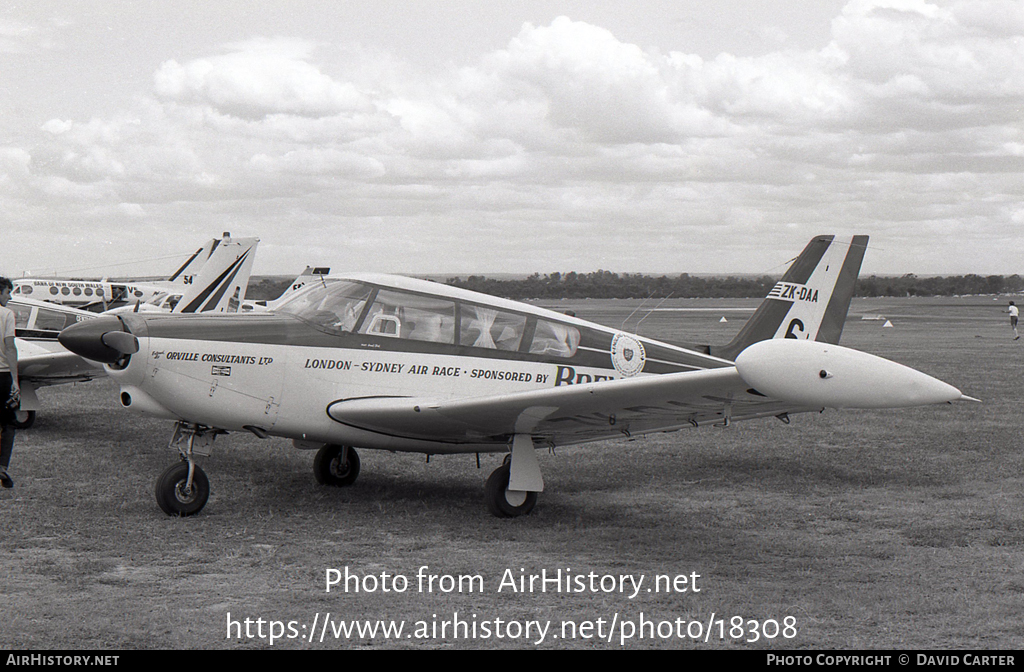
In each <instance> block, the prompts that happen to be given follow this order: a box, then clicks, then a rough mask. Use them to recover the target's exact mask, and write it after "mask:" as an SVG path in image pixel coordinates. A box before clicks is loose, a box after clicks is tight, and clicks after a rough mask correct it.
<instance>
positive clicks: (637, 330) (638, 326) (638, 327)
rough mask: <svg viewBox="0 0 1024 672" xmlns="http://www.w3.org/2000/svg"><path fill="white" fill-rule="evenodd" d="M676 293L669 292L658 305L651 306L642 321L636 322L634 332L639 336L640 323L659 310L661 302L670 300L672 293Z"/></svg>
mask: <svg viewBox="0 0 1024 672" xmlns="http://www.w3.org/2000/svg"><path fill="white" fill-rule="evenodd" d="M674 293H675V292H669V293H668V296H666V297H665V298H664V299H662V300H661V301H659V302H658V305H656V306H655V307H654V308H651V309H650V310H648V311H647V314H646V315H644V316H643V317H641V318H640V322H637V323H636V328H635V329H633V334H634V335H636V336H639V335H640V324H641V323H642V322H643V321H644V320H646V319H647V318H648V317H650V315H651V313H653V312H654V311H656V310H657V309H658V308H661V304H663V303H665V302H666V301H668V300H669V299H670V298H672V295H673V294H674ZM651 296H654V295H653V294H652V295H651Z"/></svg>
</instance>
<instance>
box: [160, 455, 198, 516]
mask: <svg viewBox="0 0 1024 672" xmlns="http://www.w3.org/2000/svg"><path fill="white" fill-rule="evenodd" d="M187 484H188V462H180V463H178V464H175V465H172V466H170V467H168V469H167V470H166V471H164V473H162V474H160V478H158V479H156V503H157V504H159V505H160V508H161V509H163V511H164V513H166V514H167V515H168V516H182V517H184V516H192V515H195V514H197V513H199V512H200V511H202V509H203V507H204V506H206V500H207V499H209V498H210V481H209V479H207V478H206V474H205V473H203V470H202V469H200V468H199V466H198V465H196V466H194V467H193V471H192V487H191V488H188V487H186V485H187Z"/></svg>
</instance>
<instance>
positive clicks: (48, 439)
mask: <svg viewBox="0 0 1024 672" xmlns="http://www.w3.org/2000/svg"><path fill="white" fill-rule="evenodd" d="M637 303H638V302H635V301H585V302H555V303H550V304H546V305H550V306H553V307H555V308H557V309H570V308H571V309H573V310H574V311H575V312H576V313H577V315H579V316H580V317H584V318H590V319H595V320H596V321H600V322H604V323H606V324H611V325H613V326H616V327H617V326H619V325H621V324H622V323H623V321H624V320H626V318H627V317H628V316H629V314H630V313H631V311H633V309H634V308H635V307H636V306H637ZM756 303H757V302H756V301H697V300H692V301H683V300H676V301H669V302H666V304H664V305H662V306H661V308H663V309H664V308H669V309H672V310H659V311H658V312H655V313H651V314H650V315H649V316H647V317H646V318H645V319H644V320H643V321H642V322H641V323H640V329H639V330H640V333H642V334H644V335H646V336H650V337H655V338H660V339H663V340H670V341H671V340H678V341H684V342H690V341H701V342H724V341H727V340H728V339H729V338H731V337H732V335H733V334H735V333H736V331H737V330H738V329H739V327H740V325H741V324H742V323H743V321H744V320H745V319H746V318H747V317H748V316H749V315H750V313H749V311H744V310H743V309H745V308H750V307H752V306H754V305H756ZM1004 307H1005V300H1003V299H1000V300H999V301H998V302H997V301H994V300H993V299H992V298H991V297H980V298H979V297H975V298H964V299H872V300H867V299H864V300H855V301H854V304H853V306H852V308H851V314H850V318H849V320H848V322H847V327H846V331H845V332H844V335H843V341H842V343H843V344H844V345H848V346H851V347H855V348H858V349H862V350H866V351H868V352H871V353H874V354H877V355H881V356H884V357H888V358H890V359H894V360H896V361H899V362H901V363H904V364H907V365H909V366H913V367H915V368H919V369H921V370H923V371H925V372H927V373H930V374H932V375H935V376H937V377H939V378H941V379H943V380H945V381H947V382H950V383H952V384H954V385H956V386H957V387H959V388H960V389H961V390H963V391H964V392H965V393H966V394H969V395H972V396H975V397H979V398H981V399H982V400H983V403H981V404H973V403H958V404H955V405H943V406H939V407H928V408H922V409H910V410H903V411H878V412H874V411H826V412H825V413H824V414H820V415H819V414H805V415H798V416H794V417H793V421H792V424H790V425H788V426H787V425H783V424H782V423H780V422H778V421H777V420H775V419H771V420H761V421H753V422H748V423H737V424H734V425H733V426H731V427H728V428H724V429H723V428H716V427H703V428H701V429H695V430H689V431H681V432H677V433H673V434H660V435H652V436H647V437H637V438H636V439H635V440H632V441H626V440H622V441H612V442H606V443H600V444H592V445H587V446H580V447H570V448H561V449H558V450H557V451H556V454H555V455H550V454H546V453H545V454H542V455H540V462H541V466H542V468H543V470H544V477H545V481H546V487H547V490H546V492H544V493H542V494H541V496H540V500H539V503H538V505H537V508H536V509H535V511H534V513H533V514H532V515H530V516H528V517H525V518H521V519H515V520H499V519H496V518H493V517H491V516H490V515H489V514H488V513H487V511H486V509H485V507H484V504H483V483H484V480H485V479H486V478H487V476H488V474H489V473H490V472H491V470H492V469H493V468H494V467H496V466H497V465H498V463H499V457H497V456H482V458H481V462H482V465H481V469H480V470H477V468H476V462H475V459H474V458H473V457H472V456H468V457H466V456H462V457H458V456H435V457H433V458H431V460H430V462H429V464H427V463H426V462H425V461H424V459H423V457H422V456H414V455H393V454H389V453H379V452H373V451H362V452H361V453H360V455H361V457H362V475H361V476H360V480H359V482H358V483H357V484H356V485H355V486H354V487H352V488H349V489H328V488H324V487H321V486H318V485H317V484H316V482H315V481H314V479H313V476H312V472H311V464H312V458H313V455H312V454H311V453H306V452H300V451H296V450H294V449H293V448H292V447H291V444H290V442H287V441H284V440H280V439H268V440H264V441H261V440H259V439H257V438H255V437H253V436H249V435H241V434H232V435H230V436H228V437H225V439H224V440H218V442H217V446H216V448H215V450H214V453H213V456H212V457H210V458H206V459H205V460H204V461H203V466H204V468H205V469H206V471H207V474H208V475H209V477H210V481H211V490H212V494H211V498H210V501H209V503H208V504H207V506H206V508H205V509H204V511H203V512H202V513H201V514H200V515H198V516H195V517H193V518H188V519H172V518H169V517H167V516H165V515H164V514H163V513H162V512H161V511H160V509H159V508H158V507H157V505H156V503H155V501H154V497H153V485H154V482H155V479H156V477H157V476H158V475H159V474H160V473H161V472H162V471H163V469H164V468H165V467H167V466H168V465H170V464H171V463H172V462H173V461H174V460H176V459H177V458H176V455H175V454H174V453H173V452H172V451H171V450H170V449H168V448H167V447H166V444H167V440H168V438H169V436H170V432H171V426H170V423H168V422H163V421H153V420H145V419H141V418H139V417H138V416H136V415H133V414H131V413H129V412H127V411H123V410H121V409H120V408H119V407H118V406H117V404H116V398H115V397H116V392H117V390H116V387H115V386H113V385H112V384H111V383H110V382H109V381H101V382H97V383H92V384H87V385H78V386H74V387H72V386H65V387H57V388H50V389H48V390H44V391H43V393H42V395H41V396H42V397H43V403H44V405H45V407H46V410H45V411H43V412H41V413H40V416H39V419H38V421H37V423H36V426H35V428H33V429H31V430H28V431H26V432H22V433H20V434H19V437H18V442H17V445H16V448H15V454H14V460H13V463H12V474H13V476H14V478H15V479H16V481H17V486H16V488H15V489H14V490H2V491H0V613H2V617H0V620H2V626H0V649H12V648H13V649H22V648H30V649H31V648H73V649H90V650H95V649H107V648H127V649H136V648H175V649H184V648H188V649H197V648H258V647H269V646H271V644H270V642H269V640H268V639H267V638H266V637H264V638H262V639H261V638H259V637H253V638H245V637H243V638H241V639H239V638H237V637H233V638H230V639H229V638H228V637H227V635H228V630H229V628H228V614H229V613H230V618H231V619H234V620H236V621H238V622H239V623H242V622H243V621H244V619H246V618H250V619H253V620H252V622H251V627H250V632H251V633H252V634H254V635H255V634H257V629H260V630H261V631H262V632H263V633H264V635H267V634H270V632H271V629H272V626H271V624H270V622H271V621H277V622H279V623H280V627H281V630H280V633H279V638H278V639H276V641H275V642H274V643H273V647H274V648H291V649H318V648H341V647H350V646H359V647H406V648H434V647H452V648H480V647H487V648H491V647H518V648H531V647H534V646H538V645H537V644H535V642H537V641H538V640H539V637H538V633H537V632H535V631H534V632H531V633H529V636H527V633H526V632H525V631H523V632H520V633H519V636H518V637H513V636H512V635H513V634H514V632H513V629H512V628H511V623H507V624H506V625H508V626H510V627H509V629H507V630H506V631H505V632H504V635H505V636H503V637H502V638H498V637H497V633H498V631H499V628H500V626H498V625H496V624H494V623H493V621H494V619H498V618H500V619H502V621H504V622H516V623H520V624H525V622H526V621H530V620H540V621H550V622H551V625H550V629H549V630H548V631H547V633H546V636H545V638H544V641H543V642H542V643H541V644H539V646H540V647H541V648H553V647H557V648H568V647H573V648H608V649H617V648H641V647H665V648H669V647H670V648H695V649H714V648H737V649H749V648H785V649H796V648H816V649H822V648H827V649H843V648H897V649H916V648H928V649H950V648H981V649H1020V648H1024V622H1022V619H1021V617H1020V612H1021V607H1020V605H1021V603H1022V598H1024V494H1022V492H1024V476H1022V475H1024V456H1022V451H1021V448H1022V440H1024V439H1022V432H1021V430H1022V425H1024V422H1022V417H1024V416H1022V412H1021V411H1022V408H1021V404H1022V399H1024V341H1018V342H1013V341H1011V340H1010V329H1009V326H1008V324H1007V320H1006V316H1005V315H1003V314H1001V312H1000V311H1001V310H1002V309H1003V308H1004ZM683 308H687V309H692V308H701V309H704V310H680V309H683ZM645 312H646V311H640V312H638V313H637V314H636V315H634V316H633V317H632V318H631V319H630V321H629V322H628V323H627V327H628V328H629V329H632V328H633V327H634V326H635V325H636V323H637V322H638V321H639V320H640V318H642V317H644V314H645ZM723 316H725V317H726V318H727V320H728V321H727V322H725V323H723V322H720V319H721V318H722V317H723ZM861 316H884V317H886V318H888V319H889V320H891V321H892V323H893V324H894V327H893V328H883V327H882V324H883V322H882V321H880V320H862V319H861ZM424 565H426V566H428V567H429V570H427V572H429V573H431V574H436V575H450V576H453V577H458V576H460V575H465V576H470V575H473V576H480V577H482V578H483V590H482V591H479V590H477V591H474V592H461V593H460V592H457V591H454V592H450V593H445V592H441V591H440V590H439V586H440V584H435V590H434V592H424V591H420V590H419V589H418V587H417V581H416V575H417V572H418V570H419V568H420V567H421V566H424ZM346 566H347V567H348V568H349V570H350V571H351V572H353V573H355V574H358V575H360V576H366V575H375V576H376V577H378V578H379V577H380V576H381V573H382V572H386V573H388V574H389V575H403V576H404V577H407V578H408V580H409V583H408V589H407V590H406V591H405V592H402V593H398V592H390V593H384V592H382V591H380V590H377V591H376V592H373V593H367V592H360V593H354V592H350V593H345V592H343V591H341V592H339V589H335V590H334V591H332V592H330V593H327V592H326V591H325V575H326V572H327V570H328V569H330V568H337V569H339V570H342V571H343V570H344V568H345V567H346ZM520 568H523V569H525V570H526V572H527V573H539V572H540V571H541V570H543V569H546V570H547V571H548V572H549V573H550V572H555V571H557V570H558V569H560V568H561V569H563V570H565V569H567V568H569V569H571V570H572V572H573V573H574V574H583V575H586V574H588V573H590V572H594V573H595V575H597V576H603V575H614V576H618V575H620V574H631V575H634V576H639V575H643V576H644V578H645V581H646V583H645V584H642V586H643V587H644V588H646V587H651V584H652V582H653V581H654V580H655V576H656V575H667V576H672V577H675V576H677V575H686V576H687V577H688V579H689V580H691V581H692V575H693V574H698V575H699V578H698V579H697V584H696V585H697V587H699V588H700V591H699V592H693V591H692V590H687V591H686V592H675V591H671V592H650V593H648V592H646V591H645V590H643V589H642V590H641V592H640V593H639V594H637V596H636V597H635V598H634V599H630V597H629V594H630V593H632V592H633V591H632V589H627V593H626V594H622V593H619V592H607V593H606V592H603V591H602V590H600V589H599V590H597V591H596V592H591V591H589V590H587V591H586V592H575V593H566V592H562V593H558V592H546V593H545V592H540V591H539V589H538V590H537V591H534V592H523V593H518V592H511V591H510V590H509V589H507V588H505V589H503V590H502V591H501V592H500V593H499V592H498V586H499V582H500V581H501V578H502V575H503V573H504V572H505V570H506V569H511V570H512V571H513V573H514V574H515V576H517V577H518V575H519V573H520ZM365 585H366V584H364V586H365ZM690 585H691V584H689V583H688V584H687V587H690ZM327 613H329V614H330V618H331V619H332V623H334V622H336V621H337V620H339V619H371V620H374V621H375V620H379V619H383V620H391V619H396V620H402V619H404V621H405V630H403V634H402V636H401V637H400V638H398V639H391V640H386V639H384V638H383V636H382V635H380V634H379V635H378V637H377V638H375V639H369V638H359V637H357V636H354V637H352V638H351V639H335V637H334V636H333V634H332V632H331V631H330V630H328V631H327V633H326V637H325V639H324V641H323V643H321V642H320V641H319V636H320V632H321V631H320V630H319V629H318V630H316V631H315V632H314V631H313V628H312V625H313V622H314V619H317V622H318V623H321V624H322V622H323V620H324V619H325V614H327ZM455 613H458V615H459V618H460V619H462V620H463V621H465V622H467V623H468V624H469V627H471V626H472V624H473V623H476V625H477V626H478V630H477V633H478V637H479V638H478V639H475V640H474V639H467V638H465V637H458V638H455V637H452V636H451V626H448V630H447V634H448V636H446V637H440V636H434V634H435V633H433V631H432V629H431V628H432V626H434V625H435V624H436V627H437V628H438V632H437V634H440V628H441V626H442V622H443V621H445V620H452V619H453V615H454V614H455ZM641 613H643V615H644V617H645V618H646V619H647V620H649V621H651V622H653V623H654V624H655V626H654V628H660V631H661V632H660V634H664V633H666V632H667V630H668V629H669V628H666V626H665V625H663V624H662V623H663V622H664V623H670V625H671V629H672V631H673V632H672V635H671V636H670V637H664V638H662V637H658V636H657V635H658V634H659V633H658V632H657V630H656V629H655V630H654V632H651V633H645V639H643V640H640V639H639V632H637V633H635V635H636V636H635V637H634V638H633V639H631V640H629V641H626V642H625V643H621V638H622V635H623V633H624V632H625V631H626V628H625V627H624V625H625V623H627V622H629V623H633V624H637V623H639V622H640V614H641ZM733 617H742V623H743V625H742V627H740V628H739V629H738V630H736V629H734V627H733V626H734V623H733V622H732V621H731V620H730V619H732V618H733ZM787 617H791V618H790V620H788V621H785V622H786V623H790V624H795V628H794V629H793V630H790V631H786V632H785V633H784V632H783V631H782V628H783V623H784V619H786V618H787ZM257 618H261V619H264V623H263V625H262V626H261V627H260V626H259V624H257V622H256V620H255V619H257ZM598 619H601V620H600V621H598ZM613 620H614V621H615V622H616V623H617V624H618V628H619V629H618V630H617V631H615V632H612V633H611V634H612V636H611V641H609V637H608V635H609V631H610V629H611V623H612V621H613ZM718 620H722V621H723V625H721V626H719V625H718V624H717V621H718ZM751 620H756V621H758V622H759V623H763V624H764V625H762V626H759V628H760V627H763V628H764V629H763V630H761V629H759V630H758V632H759V633H762V632H763V633H764V634H772V631H773V626H772V623H777V624H778V626H777V628H776V629H777V630H778V634H776V635H775V636H774V637H773V638H770V639H766V638H765V637H764V635H763V634H762V635H761V638H760V639H758V641H755V642H748V641H745V640H748V639H753V634H752V630H751V628H752V626H751V625H750V623H749V622H750V621H751ZM417 621H422V622H425V625H426V628H427V631H426V632H425V633H423V634H424V636H422V637H420V636H416V635H415V633H416V622H417ZM484 621H488V622H492V623H491V627H490V629H491V632H492V636H491V637H490V638H486V639H485V638H483V636H482V630H483V626H482V624H483V622H484ZM563 621H572V622H573V623H574V624H576V626H577V627H579V626H581V625H583V624H584V622H586V621H591V622H592V623H593V625H594V626H595V629H594V630H593V631H588V630H577V636H576V637H575V638H570V637H569V636H568V634H566V633H563V630H562V622H563ZM709 621H711V622H712V623H713V627H712V628H711V630H712V631H713V632H712V634H711V635H710V636H709V637H708V639H707V641H704V639H703V636H704V635H706V634H707V631H708V627H707V624H708V622H709ZM289 622H292V623H291V626H292V628H293V630H292V631H289V630H288V627H287V624H288V623H289ZM678 624H682V630H683V635H684V637H682V638H679V637H677V636H676V634H677V631H676V629H675V628H676V627H678ZM698 625H699V626H700V628H701V630H702V633H703V634H702V635H701V639H700V640H699V641H694V639H692V638H691V637H689V636H686V635H687V628H689V629H690V634H693V633H695V632H696V629H697V626H698ZM273 627H275V628H276V627H277V626H273ZM317 627H318V628H319V627H320V626H319V625H318V626H317ZM244 629H245V625H244V624H242V625H240V626H239V628H238V630H237V632H238V633H239V634H244ZM420 629H421V631H422V627H421V628H420ZM291 632H294V634H295V635H296V636H293V637H291V638H289V634H290V633H291ZM310 633H312V634H313V639H314V641H312V642H310V641H308V640H309V637H310ZM567 633H571V629H570V630H569V631H567ZM587 633H589V634H591V635H592V636H591V637H590V638H586V637H584V634H587ZM601 633H603V637H599V636H598V635H600V634H601ZM407 634H412V635H413V636H412V637H407V636H406V635H407ZM460 634H461V633H460ZM563 634H565V637H563ZM649 634H654V635H655V637H654V638H653V639H652V638H650V637H649V636H647V635H649ZM787 634H790V635H793V636H792V637H787V636H786V635H787ZM467 635H468V633H467ZM720 635H724V636H720ZM556 636H557V638H555V637H556ZM300 637H301V638H302V639H300Z"/></svg>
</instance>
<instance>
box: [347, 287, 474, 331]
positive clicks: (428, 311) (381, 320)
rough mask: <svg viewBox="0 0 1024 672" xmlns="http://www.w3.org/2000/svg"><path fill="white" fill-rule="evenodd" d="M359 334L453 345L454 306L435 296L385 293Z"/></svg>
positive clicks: (369, 313)
mask: <svg viewBox="0 0 1024 672" xmlns="http://www.w3.org/2000/svg"><path fill="white" fill-rule="evenodd" d="M359 333H361V334H368V335H371V336H388V337H391V338H407V339H409V340H413V341H427V342H430V343H446V344H449V345H450V344H453V343H454V342H455V304H454V303H453V302H451V301H448V300H445V299H438V298H435V297H432V296H419V295H416V294H406V293H404V292H396V291H392V290H389V289H382V290H380V291H378V292H377V296H376V298H375V299H374V301H373V305H372V306H371V307H370V311H369V312H368V313H367V315H366V319H365V320H364V321H363V325H362V327H360V329H359Z"/></svg>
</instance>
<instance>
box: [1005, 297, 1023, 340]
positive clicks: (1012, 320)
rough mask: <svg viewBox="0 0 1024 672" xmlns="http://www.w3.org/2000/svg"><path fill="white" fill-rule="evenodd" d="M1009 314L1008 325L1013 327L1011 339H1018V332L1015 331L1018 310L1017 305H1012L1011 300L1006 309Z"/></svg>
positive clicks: (1018, 314)
mask: <svg viewBox="0 0 1024 672" xmlns="http://www.w3.org/2000/svg"><path fill="white" fill-rule="evenodd" d="M1006 312H1008V313H1009V314H1010V327H1011V328H1012V329H1013V340H1015V341H1016V340H1018V339H1020V334H1018V333H1017V318H1018V317H1019V316H1020V311H1019V310H1017V306H1015V305H1013V301H1010V307H1009V308H1008V309H1007V310H1006Z"/></svg>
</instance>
